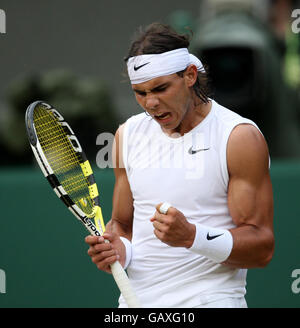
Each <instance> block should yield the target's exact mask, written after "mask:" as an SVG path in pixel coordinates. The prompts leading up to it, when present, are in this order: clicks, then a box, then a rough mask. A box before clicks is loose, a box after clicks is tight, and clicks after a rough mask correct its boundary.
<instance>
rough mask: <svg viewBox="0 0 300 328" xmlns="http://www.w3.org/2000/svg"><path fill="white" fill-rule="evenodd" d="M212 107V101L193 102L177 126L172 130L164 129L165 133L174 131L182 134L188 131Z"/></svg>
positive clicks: (198, 122)
mask: <svg viewBox="0 0 300 328" xmlns="http://www.w3.org/2000/svg"><path fill="white" fill-rule="evenodd" d="M211 107H212V102H211V101H209V102H208V103H203V102H199V101H198V102H197V103H196V104H193V105H192V106H191V107H190V108H189V109H188V110H187V112H186V114H185V116H184V118H183V119H182V121H181V122H180V124H179V125H178V126H177V128H176V129H174V130H172V131H165V133H167V134H169V135H172V134H174V133H175V135H176V134H179V135H181V136H183V135H184V134H185V133H188V132H190V131H191V130H192V129H194V128H195V127H196V126H197V125H199V124H200V123H201V122H202V121H203V120H204V119H205V117H206V116H207V115H208V114H209V112H210V110H211Z"/></svg>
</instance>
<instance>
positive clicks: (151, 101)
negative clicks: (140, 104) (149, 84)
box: [145, 94, 159, 110]
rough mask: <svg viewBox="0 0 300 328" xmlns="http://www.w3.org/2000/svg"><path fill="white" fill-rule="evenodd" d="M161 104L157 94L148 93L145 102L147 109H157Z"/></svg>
mask: <svg viewBox="0 0 300 328" xmlns="http://www.w3.org/2000/svg"><path fill="white" fill-rule="evenodd" d="M158 105H159V100H158V98H157V97H155V95H153V94H148V95H147V96H146V102H145V107H146V109H147V110H155V109H157V108H158Z"/></svg>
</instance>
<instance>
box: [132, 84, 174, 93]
mask: <svg viewBox="0 0 300 328" xmlns="http://www.w3.org/2000/svg"><path fill="white" fill-rule="evenodd" d="M167 86H168V82H164V83H162V84H160V85H158V86H157V87H155V88H153V89H151V90H150V92H153V91H158V90H159V89H161V88H164V87H167ZM133 91H135V92H137V93H141V92H145V93H146V91H145V90H139V89H133Z"/></svg>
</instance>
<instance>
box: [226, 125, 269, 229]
mask: <svg viewBox="0 0 300 328" xmlns="http://www.w3.org/2000/svg"><path fill="white" fill-rule="evenodd" d="M227 161H228V170H229V177H230V178H229V185H228V206H229V211H230V214H231V216H232V219H233V221H234V223H235V224H236V225H237V226H241V225H245V224H248V225H253V226H255V227H261V228H263V227H266V228H271V229H272V227H273V226H272V222H273V220H272V219H273V194H272V184H271V179H270V175H269V155H268V149H267V145H266V142H265V140H264V138H263V136H262V135H261V133H260V132H259V131H258V130H257V129H256V128H255V127H254V126H249V125H244V126H243V125H241V126H238V127H237V128H235V129H234V130H233V132H232V134H231V136H230V139H229V142H228V148H227Z"/></svg>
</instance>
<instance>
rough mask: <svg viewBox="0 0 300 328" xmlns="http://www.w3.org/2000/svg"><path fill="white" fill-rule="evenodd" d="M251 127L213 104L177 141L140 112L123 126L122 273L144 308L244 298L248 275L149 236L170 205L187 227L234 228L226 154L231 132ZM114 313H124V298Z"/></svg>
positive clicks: (235, 115)
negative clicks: (128, 243)
mask: <svg viewBox="0 0 300 328" xmlns="http://www.w3.org/2000/svg"><path fill="white" fill-rule="evenodd" d="M243 123H247V124H252V125H254V126H256V125H255V123H253V122H252V121H250V120H248V119H245V118H243V117H241V116H240V115H238V114H236V113H234V112H232V111H230V110H229V109H227V108H225V107H222V106H220V105H219V104H217V103H216V102H215V101H213V100H212V108H211V110H210V112H209V114H208V115H207V116H206V117H205V119H204V120H203V121H202V122H200V123H199V124H198V125H197V126H196V127H195V128H193V129H192V130H191V131H189V132H188V133H186V134H184V135H183V136H179V137H177V138H173V137H169V136H167V135H166V134H165V133H164V132H163V131H162V129H161V127H160V125H159V124H158V123H157V122H155V120H153V119H152V118H151V117H150V116H146V115H145V113H142V114H139V115H135V116H133V117H131V118H130V119H128V120H127V122H126V123H125V126H124V135H123V158H124V165H125V169H126V172H127V177H128V181H129V184H130V188H131V192H132V195H133V199H134V217H133V234H132V236H133V237H132V259H131V262H130V264H129V266H128V268H127V273H128V276H129V278H130V280H131V283H132V286H133V288H134V290H135V291H136V293H137V296H138V298H139V300H140V302H141V304H142V306H143V307H196V306H199V305H201V304H205V303H208V302H212V301H216V300H219V299H222V298H225V297H241V296H243V295H244V294H245V293H246V289H245V286H246V273H247V270H246V269H235V268H230V267H227V266H224V265H222V264H218V263H215V262H213V261H212V260H210V259H208V258H206V257H204V256H201V255H198V254H195V253H193V252H191V251H189V250H188V249H186V248H185V247H171V246H168V245H167V244H165V243H163V242H161V241H160V240H159V239H158V238H157V237H156V236H155V234H154V232H153V230H154V228H153V225H152V223H151V222H150V218H152V217H153V215H154V213H155V206H156V205H157V204H159V203H161V202H169V203H171V204H172V206H173V207H175V208H177V209H178V210H180V211H181V212H182V213H183V214H184V215H185V217H186V218H187V220H188V221H189V222H190V223H200V224H203V225H206V226H211V227H216V228H224V229H231V228H234V227H235V225H234V223H233V221H232V218H231V217H230V215H229V210H228V205H227V187H228V180H229V176H228V170H227V161H226V147H227V141H228V138H229V135H230V133H231V131H232V129H233V128H234V127H235V126H237V125H238V124H243ZM119 303H120V304H119V307H126V304H125V302H124V299H123V297H122V296H121V297H120V299H119Z"/></svg>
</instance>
